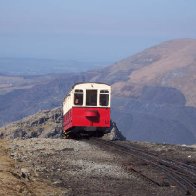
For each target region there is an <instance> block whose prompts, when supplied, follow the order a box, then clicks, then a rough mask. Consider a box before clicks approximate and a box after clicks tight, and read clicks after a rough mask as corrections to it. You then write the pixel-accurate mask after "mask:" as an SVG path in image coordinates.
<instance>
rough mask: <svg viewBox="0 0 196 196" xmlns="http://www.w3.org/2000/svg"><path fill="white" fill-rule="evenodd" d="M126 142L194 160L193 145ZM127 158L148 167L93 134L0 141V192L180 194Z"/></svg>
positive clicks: (145, 167) (33, 193) (13, 193)
mask: <svg viewBox="0 0 196 196" xmlns="http://www.w3.org/2000/svg"><path fill="white" fill-rule="evenodd" d="M116 142H118V143H122V144H126V143H130V142H128V141H116ZM131 143H132V144H133V145H137V146H140V147H142V148H148V150H149V151H150V152H158V153H159V154H161V156H168V157H172V158H173V159H177V160H189V161H191V162H192V163H196V150H195V149H194V148H189V147H181V146H171V145H157V144H150V143H137V142H131ZM128 162H129V165H128ZM130 163H131V166H132V167H133V166H134V167H137V169H138V168H140V169H142V170H143V172H146V173H148V172H150V171H151V168H150V167H149V166H148V165H146V164H143V163H142V162H141V161H139V162H138V160H136V159H135V158H134V157H127V156H125V155H123V153H118V152H115V151H114V150H113V151H112V150H111V149H106V148H105V147H103V148H102V147H101V146H99V145H96V143H94V141H93V139H92V140H91V139H90V140H81V141H76V140H63V139H44V138H33V139H26V140H19V139H15V140H6V141H5V140H0V181H1V183H0V195H180V194H179V192H178V188H177V187H176V186H175V185H173V184H169V185H166V186H158V185H157V184H155V183H153V181H150V180H149V179H146V178H144V177H143V176H142V175H139V174H138V173H136V172H135V171H134V170H132V169H131V170H130V169H127V167H128V166H130ZM152 173H153V172H152ZM157 175H158V174H157ZM159 175H160V174H159Z"/></svg>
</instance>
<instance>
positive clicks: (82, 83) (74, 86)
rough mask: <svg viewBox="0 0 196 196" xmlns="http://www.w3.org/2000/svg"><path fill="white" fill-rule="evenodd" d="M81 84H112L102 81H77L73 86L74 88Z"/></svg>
mask: <svg viewBox="0 0 196 196" xmlns="http://www.w3.org/2000/svg"><path fill="white" fill-rule="evenodd" d="M80 84H103V85H107V86H110V85H109V84H106V83H102V82H79V83H75V84H74V85H73V86H72V89H74V88H75V86H77V85H80Z"/></svg>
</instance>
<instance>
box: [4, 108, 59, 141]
mask: <svg viewBox="0 0 196 196" xmlns="http://www.w3.org/2000/svg"><path fill="white" fill-rule="evenodd" d="M61 130H62V111H61V108H55V109H53V110H44V111H41V112H39V113H37V114H34V115H32V116H28V117H26V118H24V119H22V120H20V121H16V122H14V123H11V124H8V125H7V126H4V127H2V128H0V137H1V138H8V139H15V138H22V139H27V138H37V137H41V138H57V137H59V136H60V134H61Z"/></svg>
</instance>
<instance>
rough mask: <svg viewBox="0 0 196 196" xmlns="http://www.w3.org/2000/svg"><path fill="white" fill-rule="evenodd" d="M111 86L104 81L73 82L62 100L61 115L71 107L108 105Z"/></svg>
mask: <svg viewBox="0 0 196 196" xmlns="http://www.w3.org/2000/svg"><path fill="white" fill-rule="evenodd" d="M110 104H111V86H110V85H107V84H104V83H92V82H89V83H78V84H75V85H74V86H73V87H72V89H71V91H70V92H69V93H68V95H67V96H66V97H65V99H64V102H63V115H65V114H66V113H67V112H68V111H69V110H70V109H71V108H72V107H108V108H109V107H110Z"/></svg>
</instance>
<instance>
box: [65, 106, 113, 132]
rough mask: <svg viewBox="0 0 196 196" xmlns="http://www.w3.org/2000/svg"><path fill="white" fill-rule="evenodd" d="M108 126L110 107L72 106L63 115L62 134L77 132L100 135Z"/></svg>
mask: <svg viewBox="0 0 196 196" xmlns="http://www.w3.org/2000/svg"><path fill="white" fill-rule="evenodd" d="M109 128H110V108H104V107H72V108H71V109H70V110H69V111H68V112H67V113H66V114H65V115H64V116H63V132H64V135H67V136H71V135H76V134H78V133H86V134H87V133H89V134H91V135H93V134H98V135H99V136H102V135H103V134H104V133H107V130H108V129H109Z"/></svg>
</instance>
